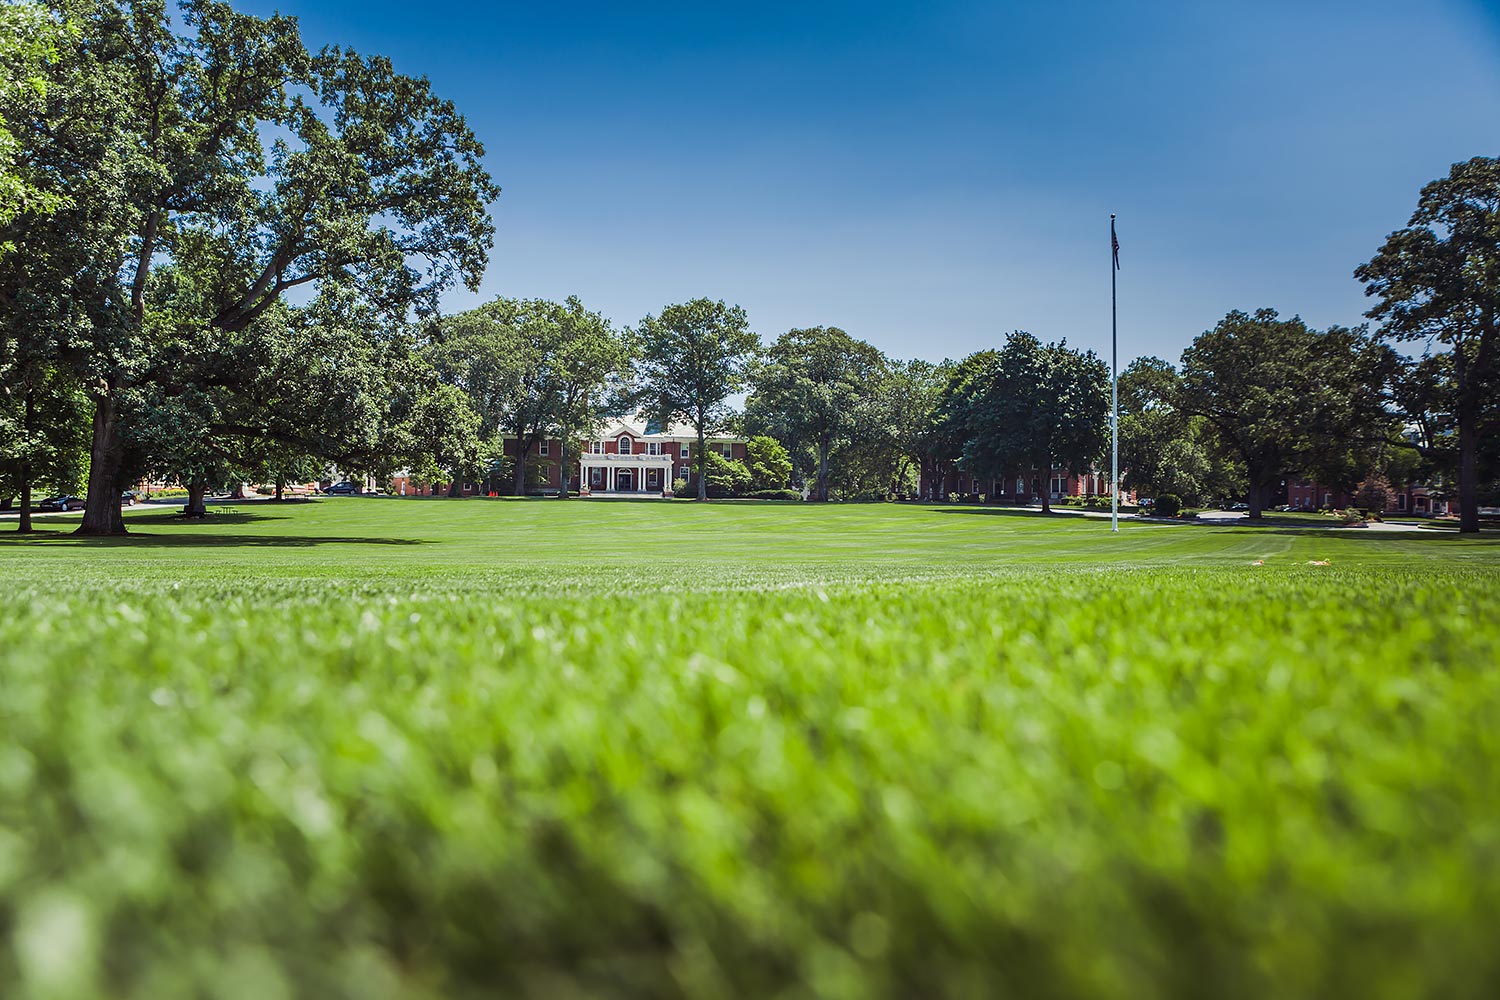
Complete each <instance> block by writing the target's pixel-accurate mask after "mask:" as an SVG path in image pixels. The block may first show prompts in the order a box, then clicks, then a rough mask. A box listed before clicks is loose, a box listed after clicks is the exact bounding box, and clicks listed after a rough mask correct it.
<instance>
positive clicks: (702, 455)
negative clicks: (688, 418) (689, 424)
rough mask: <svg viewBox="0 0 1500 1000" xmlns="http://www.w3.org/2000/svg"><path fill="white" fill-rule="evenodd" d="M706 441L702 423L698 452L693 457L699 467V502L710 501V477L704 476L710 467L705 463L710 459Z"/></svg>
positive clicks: (699, 430)
mask: <svg viewBox="0 0 1500 1000" xmlns="http://www.w3.org/2000/svg"><path fill="white" fill-rule="evenodd" d="M706 440H707V439H706V438H705V437H704V434H703V425H702V424H701V423H700V424H699V425H698V451H697V453H696V454H695V455H694V456H693V458H694V461H695V463H696V464H697V466H698V499H699V500H707V499H708V477H707V476H705V475H704V474H703V470H704V468H705V467H706V466H707V465H708V463H707V461H705V460H706V459H707V458H708V454H707V452H706V450H705V449H706V448H707V447H708V446H707V445H706V444H705V443H704V442H705V441H706Z"/></svg>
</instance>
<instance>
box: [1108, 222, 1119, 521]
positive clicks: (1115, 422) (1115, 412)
mask: <svg viewBox="0 0 1500 1000" xmlns="http://www.w3.org/2000/svg"><path fill="white" fill-rule="evenodd" d="M1119 269H1120V241H1119V240H1118V239H1116V237H1115V213H1113V212H1111V213H1109V367H1110V374H1109V414H1110V416H1109V530H1110V531H1112V532H1118V531H1119V530H1120V354H1119V351H1120V348H1119V329H1120V327H1119V319H1118V318H1117V316H1116V312H1115V272H1116V271H1117V270H1119Z"/></svg>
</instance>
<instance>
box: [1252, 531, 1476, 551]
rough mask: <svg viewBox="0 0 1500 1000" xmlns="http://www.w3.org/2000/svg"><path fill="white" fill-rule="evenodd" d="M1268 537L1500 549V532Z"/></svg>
mask: <svg viewBox="0 0 1500 1000" xmlns="http://www.w3.org/2000/svg"><path fill="white" fill-rule="evenodd" d="M1261 533H1262V534H1266V535H1288V536H1293V537H1296V538H1320V539H1322V538H1337V539H1339V540H1340V541H1362V542H1400V543H1402V544H1405V543H1407V542H1423V543H1427V544H1432V543H1434V542H1447V543H1448V544H1450V545H1454V544H1459V543H1465V544H1468V545H1483V546H1486V547H1491V546H1494V547H1500V532H1494V531H1487V532H1484V533H1482V534H1479V535H1460V534H1459V533H1458V532H1457V531H1378V530H1377V531H1369V530H1367V529H1364V528H1289V527H1284V526H1278V527H1274V528H1273V527H1270V526H1265V527H1264V528H1263V530H1262V532H1261Z"/></svg>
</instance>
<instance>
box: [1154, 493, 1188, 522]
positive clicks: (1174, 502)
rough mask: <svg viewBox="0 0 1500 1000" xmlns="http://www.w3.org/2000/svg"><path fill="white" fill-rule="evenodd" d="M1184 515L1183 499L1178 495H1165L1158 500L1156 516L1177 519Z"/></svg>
mask: <svg viewBox="0 0 1500 1000" xmlns="http://www.w3.org/2000/svg"><path fill="white" fill-rule="evenodd" d="M1180 513H1182V497H1180V496H1178V495H1177V494H1176V493H1163V494H1162V495H1161V496H1159V497H1157V498H1156V514H1157V516H1159V517H1176V516H1177V515H1178V514H1180Z"/></svg>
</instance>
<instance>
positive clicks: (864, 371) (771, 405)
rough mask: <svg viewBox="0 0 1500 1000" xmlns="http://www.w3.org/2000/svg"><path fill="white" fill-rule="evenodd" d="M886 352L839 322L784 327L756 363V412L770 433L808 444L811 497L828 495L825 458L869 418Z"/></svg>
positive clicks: (872, 419) (753, 377)
mask: <svg viewBox="0 0 1500 1000" xmlns="http://www.w3.org/2000/svg"><path fill="white" fill-rule="evenodd" d="M885 375H886V365H885V356H884V355H882V354H881V353H880V351H878V350H877V349H876V348H874V347H872V346H871V345H869V344H867V343H865V342H864V341H862V340H856V339H855V338H853V337H851V336H849V334H847V333H845V332H844V331H843V330H840V329H839V328H838V327H834V326H829V327H823V326H817V327H811V328H809V329H805V330H789V331H788V332H786V333H784V334H782V335H781V336H780V337H778V338H777V339H776V342H775V343H774V344H772V345H771V346H770V347H769V348H768V349H767V350H766V352H765V355H764V357H763V358H762V359H761V360H760V361H759V362H758V363H757V364H756V365H755V367H754V371H753V374H752V378H751V381H752V384H753V385H754V393H755V399H756V403H755V406H756V411H757V413H759V414H761V415H762V416H763V417H764V418H766V419H768V420H769V421H770V427H771V430H772V433H773V434H774V435H775V436H777V437H785V438H787V439H790V440H793V441H799V442H803V443H805V444H806V445H808V446H810V447H811V448H812V451H813V455H814V461H815V463H816V464H815V470H816V471H815V473H814V479H813V491H812V492H813V499H815V500H822V501H826V500H827V499H828V463H829V457H830V455H832V454H833V452H834V451H835V450H837V449H838V448H839V447H840V446H843V445H847V444H848V443H849V442H850V441H851V439H852V438H853V437H854V436H855V435H856V434H857V433H859V432H860V431H862V430H864V429H867V428H868V427H869V425H871V424H872V423H873V422H874V419H875V412H874V411H875V409H876V396H875V390H876V388H877V386H878V385H879V384H880V383H881V382H883V381H884V378H885Z"/></svg>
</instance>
